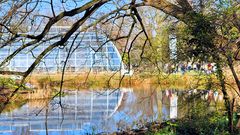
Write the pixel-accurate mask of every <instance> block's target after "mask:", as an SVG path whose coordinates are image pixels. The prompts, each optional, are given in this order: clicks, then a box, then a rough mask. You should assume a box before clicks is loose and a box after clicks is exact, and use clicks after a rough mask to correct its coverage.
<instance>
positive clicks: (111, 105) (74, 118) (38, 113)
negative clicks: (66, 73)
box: [0, 88, 223, 135]
mask: <svg viewBox="0 0 240 135" xmlns="http://www.w3.org/2000/svg"><path fill="white" fill-rule="evenodd" d="M189 97H196V98H197V99H198V100H201V101H204V102H208V105H209V106H208V107H209V109H216V106H217V104H218V103H221V102H223V97H222V95H221V94H219V93H217V92H213V91H196V90H191V91H176V90H164V91H163V90H156V89H154V90H152V89H150V90H135V89H132V88H121V89H115V90H101V91H97V90H85V91H83V90H82V91H72V92H68V94H67V95H66V96H64V97H62V98H61V102H59V101H60V98H59V97H56V98H55V99H54V100H52V101H48V100H34V101H29V102H27V103H26V104H24V105H23V106H21V107H19V108H17V109H14V110H12V111H11V112H5V113H2V114H0V134H40V135H42V134H87V133H88V134H101V133H113V132H118V131H122V130H128V129H137V128H140V127H142V126H143V125H144V124H146V123H147V122H153V121H165V120H169V119H176V118H180V117H183V116H184V115H185V114H186V113H187V111H188V110H189V107H191V105H189V104H190V103H191V102H195V98H189ZM189 99H193V100H191V101H190V100H189Z"/></svg>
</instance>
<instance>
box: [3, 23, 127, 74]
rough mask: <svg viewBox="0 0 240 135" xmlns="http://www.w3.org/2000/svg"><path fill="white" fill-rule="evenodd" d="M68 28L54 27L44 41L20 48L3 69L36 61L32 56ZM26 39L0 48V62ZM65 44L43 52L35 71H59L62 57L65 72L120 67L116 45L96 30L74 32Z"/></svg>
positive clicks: (20, 68) (23, 68)
mask: <svg viewBox="0 0 240 135" xmlns="http://www.w3.org/2000/svg"><path fill="white" fill-rule="evenodd" d="M68 29H69V27H68V26H54V27H53V28H51V30H50V31H49V34H48V35H47V37H46V38H48V40H46V41H42V42H41V44H36V45H35V46H30V47H28V48H26V49H24V50H22V51H21V52H20V53H18V54H17V55H16V56H15V57H14V58H13V59H12V60H11V61H10V62H9V63H8V64H7V65H6V66H5V68H7V69H8V70H11V71H26V70H27V69H28V68H29V67H30V66H31V64H33V62H34V61H35V60H36V57H37V56H38V55H39V54H40V53H41V52H42V51H43V50H44V49H46V48H47V47H48V46H50V45H51V44H53V43H55V42H57V41H59V39H60V38H61V34H64V33H66V31H67V30H68ZM41 31H42V30H41V29H40V30H39V31H37V30H35V32H31V34H34V35H37V34H39V33H40V32H41ZM56 35H59V36H56ZM49 39H50V40H49ZM43 40H44V39H43ZM30 41H31V40H29V41H27V40H26V41H21V42H20V41H19V42H15V43H12V44H11V45H10V46H5V47H4V48H1V49H0V61H3V60H4V59H5V58H6V57H7V56H9V55H10V54H12V53H13V52H14V51H15V50H16V49H17V48H19V47H20V46H22V45H23V44H24V43H23V42H26V43H27V42H30ZM66 44H67V45H66ZM66 44H65V46H62V47H61V46H59V47H57V48H54V50H52V51H51V52H50V53H49V54H47V55H46V56H45V57H44V59H42V61H41V62H40V64H38V66H37V68H36V69H35V71H40V72H41V71H49V72H56V71H61V70H62V68H63V66H64V63H65V61H66V58H68V59H67V63H66V71H70V72H79V71H86V70H89V69H91V70H95V71H121V70H124V65H123V62H122V59H121V55H120V53H119V52H118V50H117V48H116V46H115V45H114V44H113V43H112V42H111V41H109V40H108V39H107V38H106V37H105V36H104V35H103V34H99V33H96V32H82V33H79V32H75V33H74V34H73V35H72V36H71V38H70V39H69V40H68V41H67V42H66ZM71 46H72V47H71ZM68 54H69V56H68Z"/></svg>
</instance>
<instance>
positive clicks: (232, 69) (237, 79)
mask: <svg viewBox="0 0 240 135" xmlns="http://www.w3.org/2000/svg"><path fill="white" fill-rule="evenodd" d="M227 61H228V66H229V68H230V70H231V72H232V74H233V77H234V80H235V82H236V84H237V87H238V92H239V93H240V81H239V78H238V76H237V73H236V71H235V69H234V66H233V61H232V58H231V57H228V58H227Z"/></svg>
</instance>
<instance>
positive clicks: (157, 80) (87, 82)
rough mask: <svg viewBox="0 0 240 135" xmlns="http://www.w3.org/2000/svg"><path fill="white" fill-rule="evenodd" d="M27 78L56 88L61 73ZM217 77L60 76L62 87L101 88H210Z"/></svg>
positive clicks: (77, 88)
mask: <svg viewBox="0 0 240 135" xmlns="http://www.w3.org/2000/svg"><path fill="white" fill-rule="evenodd" d="M27 80H28V82H29V83H31V84H33V85H35V86H37V87H38V88H39V89H48V88H59V86H60V84H61V74H50V75H43V74H33V75H31V76H30V77H29V78H28V79H27ZM217 84H218V81H217V79H216V77H215V76H214V75H205V74H199V73H196V72H189V73H186V74H184V75H181V74H180V73H179V74H169V75H168V74H161V75H152V74H144V73H141V74H135V75H133V76H125V77H124V78H122V77H121V76H120V75H118V74H115V75H113V74H109V73H98V74H95V73H90V74H79V75H76V74H72V73H67V74H66V75H65V77H64V80H63V86H64V89H68V90H80V89H104V88H119V87H134V88H138V87H139V88H144V87H145V86H146V87H147V86H148V85H158V86H160V88H161V89H185V90H186V89H209V88H214V87H215V86H217Z"/></svg>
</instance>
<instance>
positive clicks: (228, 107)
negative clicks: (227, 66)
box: [216, 61, 233, 134]
mask: <svg viewBox="0 0 240 135" xmlns="http://www.w3.org/2000/svg"><path fill="white" fill-rule="evenodd" d="M216 65H217V76H218V79H219V81H220V86H221V90H222V93H223V98H224V101H225V107H226V110H227V114H228V131H229V133H230V134H233V109H232V108H233V107H231V105H232V104H231V101H230V98H229V96H228V93H227V89H226V86H225V80H224V77H223V71H222V67H221V66H220V64H219V61H218V62H217V63H216Z"/></svg>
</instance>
